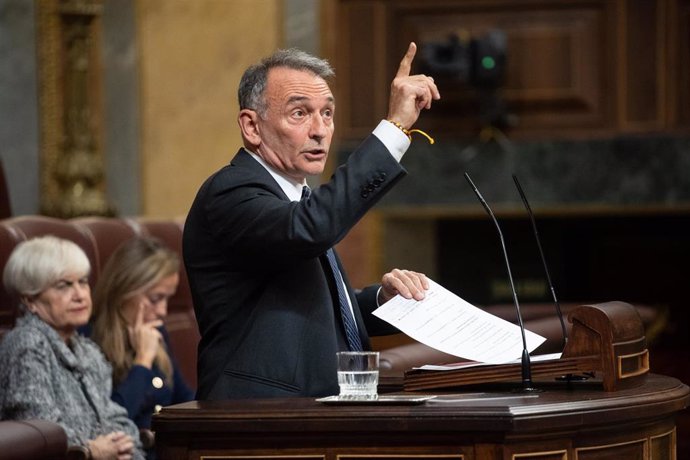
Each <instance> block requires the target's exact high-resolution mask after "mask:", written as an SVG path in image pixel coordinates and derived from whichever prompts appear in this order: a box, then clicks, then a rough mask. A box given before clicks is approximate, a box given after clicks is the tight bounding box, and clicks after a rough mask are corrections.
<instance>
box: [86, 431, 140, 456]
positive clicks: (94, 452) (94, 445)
mask: <svg viewBox="0 0 690 460" xmlns="http://www.w3.org/2000/svg"><path fill="white" fill-rule="evenodd" d="M89 450H91V458H92V459H93V460H130V459H131V458H132V454H133V453H134V440H133V439H132V437H131V436H129V435H128V434H126V433H123V432H122V431H114V432H112V433H108V434H104V435H101V436H98V437H97V438H96V439H92V440H91V441H89Z"/></svg>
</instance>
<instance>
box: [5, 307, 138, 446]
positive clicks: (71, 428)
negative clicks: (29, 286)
mask: <svg viewBox="0 0 690 460" xmlns="http://www.w3.org/2000/svg"><path fill="white" fill-rule="evenodd" d="M111 373H112V370H111V367H110V364H108V362H107V361H106V360H105V358H104V356H103V354H102V353H101V351H100V349H99V348H98V346H97V345H96V344H95V343H94V342H92V341H91V340H90V339H87V338H85V337H82V336H80V335H77V334H75V335H74V336H73V337H72V338H71V339H70V340H69V345H68V344H66V343H65V342H64V341H63V340H62V339H61V338H60V336H59V335H58V333H57V332H56V331H55V330H54V329H53V328H52V327H51V326H50V325H49V324H47V323H45V322H44V321H42V320H41V319H40V318H38V317H37V316H35V315H34V314H32V313H26V314H25V315H24V316H22V317H21V318H19V319H18V320H17V325H16V326H15V328H14V329H12V330H11V331H9V332H8V333H7V334H6V335H5V337H4V339H3V341H2V343H1V344H0V419H10V420H26V419H43V420H50V421H53V422H56V423H58V424H60V425H62V427H63V428H64V429H65V432H66V433H67V439H68V442H69V444H70V445H86V444H87V442H88V440H90V439H94V438H96V437H98V436H100V435H102V434H106V433H110V432H112V431H124V432H125V433H127V434H128V435H130V436H131V437H132V439H134V441H135V443H136V444H137V450H136V451H135V453H134V458H135V459H144V454H143V453H142V450H141V444H140V443H139V430H138V429H137V427H136V426H135V425H134V423H133V422H132V421H131V420H129V418H128V417H127V411H126V410H125V409H124V408H123V407H121V406H119V405H118V404H116V403H114V402H113V401H112V400H111V399H110V392H111V386H112V380H111Z"/></svg>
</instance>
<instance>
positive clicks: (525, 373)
mask: <svg viewBox="0 0 690 460" xmlns="http://www.w3.org/2000/svg"><path fill="white" fill-rule="evenodd" d="M465 179H467V182H469V183H470V186H472V190H474V193H475V194H476V195H477V198H479V202H480V203H481V204H482V206H483V207H484V210H486V212H487V214H489V217H491V220H493V222H494V225H495V226H496V230H497V231H498V237H499V238H500V240H501V248H502V249H503V257H504V259H505V263H506V269H507V270H508V280H509V281H510V290H511V291H512V293H513V303H514V304H515V310H516V313H517V319H518V325H519V326H520V332H521V333H522V361H521V366H522V367H521V370H522V390H523V391H535V388H534V387H533V386H532V363H531V362H530V357H529V350H528V349H527V339H526V338H525V325H524V323H523V321H522V313H521V312H520V303H519V302H518V297H517V290H516V289H515V283H514V282H513V275H512V273H511V271H510V262H509V261H508V251H507V250H506V244H505V240H504V239H503V232H502V231H501V226H500V225H499V224H498V220H496V216H495V215H494V213H493V211H492V210H491V208H490V207H489V204H488V203H487V202H486V200H485V199H484V197H483V196H482V194H481V193H479V189H478V188H477V186H476V185H474V182H472V179H471V178H470V175H469V174H467V173H465Z"/></svg>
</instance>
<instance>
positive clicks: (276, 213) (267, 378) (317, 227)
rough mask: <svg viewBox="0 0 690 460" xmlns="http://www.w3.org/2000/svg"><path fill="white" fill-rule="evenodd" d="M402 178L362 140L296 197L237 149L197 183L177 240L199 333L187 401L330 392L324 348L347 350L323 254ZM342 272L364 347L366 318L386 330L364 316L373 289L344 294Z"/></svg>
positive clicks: (377, 147) (332, 368)
mask: <svg viewBox="0 0 690 460" xmlns="http://www.w3.org/2000/svg"><path fill="white" fill-rule="evenodd" d="M404 175H405V170H404V169H403V168H402V166H401V165H400V164H399V163H398V162H397V161H396V160H395V159H394V158H393V157H392V156H391V154H390V153H389V152H388V151H387V150H386V148H385V147H384V145H383V144H382V143H381V141H379V140H378V138H376V137H375V136H374V135H371V136H369V137H368V138H367V139H366V140H365V141H364V142H363V143H362V145H361V146H360V147H359V148H358V149H357V150H355V151H354V152H353V153H352V154H351V155H350V157H349V159H348V161H347V163H346V164H345V165H343V166H341V167H340V168H338V169H337V170H336V172H335V173H334V175H333V177H332V178H331V180H330V182H328V183H326V184H324V185H322V186H320V187H317V188H315V189H314V190H312V193H311V196H310V197H309V199H307V200H303V201H301V202H291V201H289V200H288V198H287V197H286V196H285V194H284V192H283V191H282V189H281V188H280V187H279V185H278V184H277V183H276V182H275V180H274V179H273V177H271V175H270V174H269V173H268V172H267V171H266V170H265V169H264V168H263V166H261V165H260V164H259V163H258V162H257V161H256V160H255V159H254V158H252V157H251V155H249V153H247V152H246V151H244V150H242V149H241V150H240V151H239V152H238V153H237V155H236V156H235V158H234V159H233V160H232V162H231V163H230V164H229V165H228V166H225V167H224V168H222V169H220V170H219V171H217V172H216V173H215V174H213V175H212V176H211V177H210V178H208V179H207V180H206V182H205V183H204V184H203V185H202V186H201V188H200V190H199V192H198V194H197V196H196V198H195V200H194V203H193V204H192V207H191V209H190V211H189V214H188V216H187V220H186V223H185V227H184V236H183V255H184V264H185V267H186V270H187V274H188V276H189V284H190V287H191V292H192V296H193V300H194V307H195V312H196V317H197V321H198V323H199V329H200V332H201V341H200V343H199V350H198V368H197V370H198V390H197V399H232V398H248V397H285V396H324V395H330V394H337V393H338V384H337V377H336V361H335V353H336V352H337V351H338V350H344V349H347V346H346V345H345V344H346V339H345V332H344V329H343V326H342V322H341V320H340V316H339V315H340V314H339V309H338V307H337V305H338V303H337V294H336V291H335V287H334V285H333V281H332V277H331V276H329V275H328V273H329V271H328V268H327V267H328V262H327V260H326V257H325V252H326V250H327V249H328V248H330V247H332V246H334V245H335V244H336V243H338V242H339V241H340V240H341V239H342V238H343V237H344V236H345V235H346V233H347V232H348V231H349V230H350V229H351V228H352V226H354V225H355V223H356V222H357V221H358V220H359V219H360V218H361V217H362V216H363V215H364V213H365V212H366V211H367V210H368V209H370V208H371V207H372V206H373V205H374V204H375V203H376V202H377V201H378V200H379V199H380V198H381V197H382V196H383V194H384V193H385V192H386V191H387V190H389V189H390V187H391V186H392V185H393V184H394V183H395V182H397V180H398V179H400V178H402V177H403V176H404ZM341 271H342V269H341ZM343 277H344V278H345V283H346V284H347V285H348V289H349V293H350V297H351V299H352V301H353V304H354V305H353V307H354V311H355V320H356V321H357V324H358V326H359V330H360V333H361V334H360V335H361V338H362V343H363V344H364V346H365V347H367V346H368V345H369V339H368V336H367V329H366V328H365V325H364V324H365V323H366V324H367V326H369V330H370V331H371V332H374V333H377V331H375V330H374V329H378V328H381V329H382V332H387V333H390V332H391V331H390V326H388V325H386V324H385V323H383V322H382V321H380V320H378V319H377V318H375V317H374V316H373V315H371V311H373V310H374V309H375V307H376V302H375V295H376V288H377V287H370V288H367V289H364V290H362V291H358V292H355V291H353V290H352V288H351V287H350V286H349V282H348V281H347V276H346V275H345V273H344V272H343Z"/></svg>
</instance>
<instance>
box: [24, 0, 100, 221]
mask: <svg viewBox="0 0 690 460" xmlns="http://www.w3.org/2000/svg"><path fill="white" fill-rule="evenodd" d="M36 4H37V11H38V21H37V22H38V49H39V81H40V113H41V167H42V171H41V211H42V212H43V213H44V214H47V215H52V216H57V217H63V218H65V217H76V216H83V215H111V214H113V209H112V207H111V206H110V205H109V204H108V202H107V200H106V198H105V193H104V188H105V182H104V181H105V176H104V166H103V154H102V152H101V147H100V142H99V140H100V136H99V129H100V126H101V119H102V115H101V114H102V110H101V109H100V107H99V105H100V81H101V78H100V70H99V62H98V57H99V51H98V38H99V36H100V34H99V27H100V15H101V13H102V0H38V1H37V3H36Z"/></svg>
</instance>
